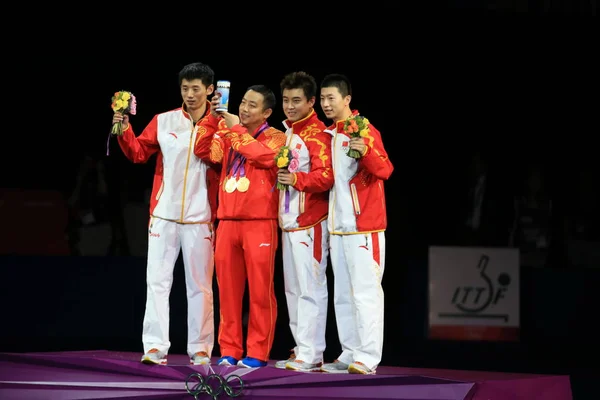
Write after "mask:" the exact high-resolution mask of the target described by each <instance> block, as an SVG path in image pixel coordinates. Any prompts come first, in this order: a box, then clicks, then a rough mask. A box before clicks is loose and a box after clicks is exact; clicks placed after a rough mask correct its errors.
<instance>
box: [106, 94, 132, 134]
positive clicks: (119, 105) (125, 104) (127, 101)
mask: <svg viewBox="0 0 600 400" xmlns="http://www.w3.org/2000/svg"><path fill="white" fill-rule="evenodd" d="M110 107H111V108H112V109H113V111H114V112H115V113H122V114H124V113H127V114H131V115H135V113H136V111H137V102H136V99H135V96H134V95H133V93H131V92H127V91H120V92H116V93H115V95H114V96H113V97H112V104H111V105H110ZM111 133H112V134H113V135H117V136H121V135H122V134H123V123H122V122H117V123H115V124H113V127H112V130H111Z"/></svg>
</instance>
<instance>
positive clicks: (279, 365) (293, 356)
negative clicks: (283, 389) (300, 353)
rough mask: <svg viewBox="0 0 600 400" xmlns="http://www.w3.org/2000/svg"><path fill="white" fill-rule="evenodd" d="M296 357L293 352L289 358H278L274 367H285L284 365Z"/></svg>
mask: <svg viewBox="0 0 600 400" xmlns="http://www.w3.org/2000/svg"><path fill="white" fill-rule="evenodd" d="M295 359H296V355H295V354H294V353H292V354H290V358H288V359H287V360H279V361H277V362H276V363H275V368H279V369H285V368H286V367H285V365H286V364H287V363H289V362H290V361H294V360H295Z"/></svg>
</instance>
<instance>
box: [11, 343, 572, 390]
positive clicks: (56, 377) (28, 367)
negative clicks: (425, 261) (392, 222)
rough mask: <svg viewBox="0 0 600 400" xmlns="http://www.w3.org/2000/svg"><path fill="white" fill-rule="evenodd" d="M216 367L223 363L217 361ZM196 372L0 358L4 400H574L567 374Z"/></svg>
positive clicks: (102, 358)
mask: <svg viewBox="0 0 600 400" xmlns="http://www.w3.org/2000/svg"><path fill="white" fill-rule="evenodd" d="M213 362H216V358H214V359H213ZM273 364H274V361H271V362H270V363H269V366H267V367H264V368H238V367H222V366H217V365H211V366H193V365H190V364H189V358H188V357H187V356H186V355H177V354H173V355H169V364H168V365H166V366H159V365H156V366H149V365H144V364H142V363H140V354H138V353H132V352H113V351H107V350H97V351H76V352H59V353H0V399H3V400H4V399H6V400H9V399H10V400H13V399H14V400H20V399H27V400H38V399H39V400H42V399H43V400H75V399H78V400H79V399H89V400H91V399H123V400H124V399H156V400H159V399H160V400H163V399H164V400H167V399H168V400H171V399H173V400H175V399H178V400H179V399H181V400H185V399H188V400H189V399H198V400H201V399H233V398H237V399H240V400H246V399H266V400H280V399H281V400H284V399H285V400H302V399H311V400H315V399H337V400H344V399H406V400H513V399H514V400H517V399H536V400H572V393H571V384H570V380H569V377H568V376H565V375H536V374H513V373H499V372H482V371H460V370H440V369H424V368H403V367H389V366H380V367H379V368H378V369H377V374H376V375H350V374H327V373H302V372H295V371H286V370H281V369H277V368H274V367H273Z"/></svg>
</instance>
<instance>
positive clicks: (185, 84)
mask: <svg viewBox="0 0 600 400" xmlns="http://www.w3.org/2000/svg"><path fill="white" fill-rule="evenodd" d="M213 80H214V72H213V70H212V69H211V68H210V67H209V66H207V65H205V64H202V63H193V64H189V65H187V66H185V67H184V68H183V69H182V70H181V71H180V73H179V85H180V90H181V96H182V99H183V105H182V106H181V107H179V108H176V109H174V110H171V111H167V112H164V113H161V114H157V115H155V116H154V118H153V119H152V121H151V122H150V123H149V124H148V125H147V126H146V128H145V129H144V130H143V132H142V133H141V134H140V135H139V136H137V137H136V136H135V134H134V132H133V128H132V126H131V124H129V117H128V116H127V115H126V114H124V115H123V114H120V113H115V115H114V116H113V123H116V122H120V121H121V122H122V123H123V127H124V131H123V135H122V136H118V141H119V145H120V147H121V149H122V150H123V152H124V154H125V155H126V156H127V158H128V159H129V160H131V161H132V162H134V163H145V162H147V161H148V160H149V158H150V157H151V156H152V155H154V154H156V155H157V158H156V168H155V174H154V182H153V186H152V194H151V198H150V221H149V226H148V261H147V272H146V281H147V295H146V296H147V297H146V311H145V315H144V323H143V332H142V342H143V346H144V355H143V357H142V360H141V361H142V362H143V363H147V364H159V365H165V364H166V363H167V354H168V352H169V348H170V346H171V342H170V340H169V295H170V292H171V287H172V284H173V269H174V266H175V263H176V261H177V258H178V256H179V253H180V251H181V253H182V258H183V264H184V269H185V281H186V293H187V302H188V319H187V325H188V339H187V340H188V343H187V352H188V354H189V356H190V363H191V364H194V365H200V364H209V363H210V356H211V352H212V349H213V345H214V315H213V291H212V285H213V273H214V252H213V249H214V247H213V223H214V220H215V216H216V196H217V187H218V173H217V171H215V169H214V167H211V166H210V165H209V164H208V163H207V162H205V161H203V160H201V159H199V158H198V157H196V156H195V155H194V153H193V151H194V147H193V146H194V142H195V138H196V134H197V132H198V131H199V130H205V129H206V127H205V126H204V124H205V122H206V117H207V116H208V115H209V114H210V103H209V102H208V99H207V96H208V95H210V94H212V92H213V91H214V85H213Z"/></svg>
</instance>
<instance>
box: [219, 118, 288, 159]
mask: <svg viewBox="0 0 600 400" xmlns="http://www.w3.org/2000/svg"><path fill="white" fill-rule="evenodd" d="M262 135H264V137H265V140H261V141H259V140H256V139H255V138H253V137H252V135H250V134H249V133H248V131H247V130H246V128H244V127H243V126H241V125H235V126H233V127H232V128H231V129H230V130H228V131H227V132H226V133H225V138H226V139H227V140H229V141H230V143H231V146H232V147H233V149H234V150H235V151H237V152H239V153H240V154H241V155H243V156H244V157H246V159H247V160H248V162H249V163H250V165H252V166H254V167H257V168H263V169H269V168H275V156H276V155H277V152H278V151H279V149H280V148H281V146H284V145H285V139H286V137H285V133H283V132H282V131H280V130H278V129H275V128H273V127H269V128H267V129H266V130H265V131H264V132H263V133H262Z"/></svg>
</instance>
